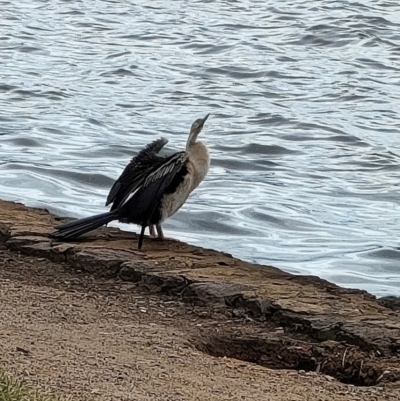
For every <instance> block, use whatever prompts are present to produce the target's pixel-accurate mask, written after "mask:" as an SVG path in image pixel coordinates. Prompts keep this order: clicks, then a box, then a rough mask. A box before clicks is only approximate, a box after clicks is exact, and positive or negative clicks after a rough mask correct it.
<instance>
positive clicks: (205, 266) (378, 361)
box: [0, 201, 400, 401]
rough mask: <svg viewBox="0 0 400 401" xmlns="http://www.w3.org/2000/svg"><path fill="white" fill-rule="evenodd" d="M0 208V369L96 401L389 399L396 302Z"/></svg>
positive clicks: (399, 363)
mask: <svg viewBox="0 0 400 401" xmlns="http://www.w3.org/2000/svg"><path fill="white" fill-rule="evenodd" d="M61 220H62V219H60V218H58V217H57V216H54V215H51V214H50V213H49V212H47V211H46V210H41V209H33V208H28V207H25V206H23V205H21V204H16V203H12V202H4V201H0V303H1V305H2V308H0V322H1V323H0V327H1V330H0V354H1V355H0V368H3V369H5V370H7V371H11V372H15V374H17V375H22V376H23V377H24V378H26V379H27V380H28V381H30V382H31V383H33V384H34V385H36V386H38V387H39V388H43V389H44V390H45V391H49V392H51V393H54V394H57V395H60V396H61V397H64V398H68V397H72V399H77V398H76V397H79V399H95V400H97V399H99V400H114V399H115V400H153V399H154V400H214V399H215V400H252V399H254V400H282V401H283V400H285V401H287V400H346V401H351V400H364V399H365V400H398V399H400V386H399V384H400V357H399V350H400V319H399V318H400V316H399V313H398V311H397V310H396V308H397V307H396V304H395V302H391V301H390V300H385V301H380V300H377V299H376V298H375V297H374V296H372V295H370V294H368V293H367V292H365V291H358V290H349V289H344V288H340V287H338V286H336V285H334V284H332V283H329V282H327V281H324V280H321V279H319V278H317V277H314V276H294V275H291V274H288V273H285V272H282V271H280V270H279V269H276V268H274V267H271V266H260V265H254V264H250V263H246V262H243V261H240V260H238V259H235V258H233V257H232V256H230V255H227V254H223V253H220V252H216V251H213V250H208V249H202V248H198V247H194V246H190V245H188V244H185V243H182V242H179V241H173V240H170V241H165V242H159V241H156V240H150V239H147V238H146V240H145V243H144V246H143V249H142V251H141V252H139V251H137V249H136V244H137V236H136V234H134V233H131V232H124V231H121V230H119V229H115V228H101V229H99V230H96V231H95V232H93V233H91V234H88V235H86V236H84V237H82V239H81V240H80V241H79V242H71V243H64V242H58V241H55V240H53V239H51V238H49V236H48V234H49V233H50V232H51V231H52V230H53V229H54V226H55V225H57V224H59V223H60V221H61Z"/></svg>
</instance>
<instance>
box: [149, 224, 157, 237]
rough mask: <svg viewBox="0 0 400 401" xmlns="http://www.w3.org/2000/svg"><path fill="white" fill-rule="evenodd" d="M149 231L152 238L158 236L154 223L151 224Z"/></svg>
mask: <svg viewBox="0 0 400 401" xmlns="http://www.w3.org/2000/svg"><path fill="white" fill-rule="evenodd" d="M149 232H150V237H151V238H156V230H154V224H150V225H149Z"/></svg>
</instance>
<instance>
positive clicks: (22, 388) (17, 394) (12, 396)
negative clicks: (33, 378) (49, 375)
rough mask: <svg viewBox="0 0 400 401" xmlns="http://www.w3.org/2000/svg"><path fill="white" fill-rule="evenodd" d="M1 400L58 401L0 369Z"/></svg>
mask: <svg viewBox="0 0 400 401" xmlns="http://www.w3.org/2000/svg"><path fill="white" fill-rule="evenodd" d="M0 401H56V400H55V399H54V398H50V397H45V396H42V395H40V394H38V392H37V391H36V390H33V389H31V388H30V387H28V386H27V385H25V384H24V383H23V382H21V381H20V380H18V379H16V378H14V377H12V376H11V375H9V374H7V373H4V372H2V371H0Z"/></svg>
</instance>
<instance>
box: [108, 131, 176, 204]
mask: <svg viewBox="0 0 400 401" xmlns="http://www.w3.org/2000/svg"><path fill="white" fill-rule="evenodd" d="M167 143H168V140H167V139H165V138H160V139H157V140H156V141H153V142H151V143H149V144H148V145H147V146H146V147H145V148H144V149H142V150H141V151H140V152H139V153H138V154H137V155H136V156H135V157H133V158H132V160H131V161H130V162H129V164H128V165H127V166H126V167H125V169H124V171H123V172H122V174H121V175H120V177H119V178H118V179H117V180H116V181H115V183H114V185H113V186H112V187H111V190H110V193H109V194H108V197H107V201H106V206H108V205H109V204H110V203H112V206H111V210H115V209H117V208H118V207H119V206H121V205H123V204H124V203H125V201H126V200H127V199H128V198H129V196H130V195H131V194H132V193H134V192H135V191H136V190H137V189H138V188H139V187H140V185H142V184H143V182H144V181H145V179H146V178H147V176H148V175H149V173H151V171H152V170H153V169H154V168H157V167H158V166H160V165H161V164H162V163H163V161H164V160H165V159H166V158H165V157H160V156H157V154H158V153H159V152H160V150H161V149H162V148H163V147H164V146H165V145H166V144H167Z"/></svg>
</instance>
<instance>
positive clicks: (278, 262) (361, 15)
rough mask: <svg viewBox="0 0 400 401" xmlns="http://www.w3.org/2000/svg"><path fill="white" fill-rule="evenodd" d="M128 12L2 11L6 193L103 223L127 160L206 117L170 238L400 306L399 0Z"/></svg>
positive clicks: (91, 6) (88, 8)
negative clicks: (198, 157) (200, 164)
mask: <svg viewBox="0 0 400 401" xmlns="http://www.w3.org/2000/svg"><path fill="white" fill-rule="evenodd" d="M132 3H133V2H130V1H123V0H118V1H94V0H93V1H89V0H86V1H80V2H78V1H74V2H69V1H58V0H53V1H37V0H36V1H35V0H29V1H27V0H20V1H19V2H12V1H0V9H1V10H2V18H1V19H0V56H1V57H0V78H1V79H0V151H1V160H0V169H1V170H0V176H1V180H0V194H1V198H3V199H8V200H15V201H20V202H24V203H25V204H27V205H31V206H40V207H47V208H49V209H50V210H51V211H53V212H55V213H59V214H62V215H69V216H76V217H82V216H87V215H89V214H92V213H98V212H103V211H105V210H106V209H105V208H104V206H103V204H104V201H105V198H106V195H107V193H108V190H109V188H110V186H111V185H112V183H113V180H114V179H115V178H117V177H118V175H119V174H120V173H121V171H122V169H123V167H124V166H125V164H126V163H127V162H128V160H129V159H130V158H131V157H132V156H133V155H134V154H135V152H137V151H138V150H139V149H141V148H142V147H143V146H144V145H145V144H147V143H148V142H150V141H152V140H153V139H155V138H157V137H160V136H165V137H167V138H168V139H169V140H170V142H169V144H168V145H167V146H168V147H169V150H170V151H172V150H179V149H182V148H183V146H184V143H185V141H186V138H187V132H188V129H189V127H190V125H191V123H192V122H193V121H194V120H195V119H196V118H198V117H202V116H204V115H205V114H207V113H208V112H211V116H210V118H209V120H208V121H207V123H206V127H205V129H204V131H203V133H202V134H201V135H202V137H203V139H204V140H206V141H207V142H208V145H209V147H210V151H211V154H212V168H211V171H210V173H209V175H208V177H207V180H206V181H205V182H204V183H203V184H202V185H201V187H199V188H198V190H197V191H196V192H195V193H194V194H193V195H192V197H191V198H190V200H189V201H188V203H187V204H186V205H185V207H184V208H183V209H182V210H181V211H180V212H179V213H178V214H177V215H176V216H175V217H173V218H172V219H171V220H169V221H168V222H167V223H166V224H165V232H166V234H167V235H169V236H173V237H176V238H179V239H182V240H186V241H188V242H190V243H193V244H196V245H200V246H204V247H212V248H216V249H219V250H222V251H227V252H230V253H233V254H234V255H235V256H238V257H240V258H242V259H245V260H249V261H253V262H256V263H263V264H272V265H274V266H277V267H279V268H282V269H284V270H287V271H289V272H293V273H296V274H315V275H318V276H320V277H323V278H326V279H328V280H331V281H333V282H335V283H338V284H339V285H342V286H346V287H354V288H363V289H366V290H368V291H370V292H372V293H374V294H377V295H389V294H392V295H400V250H399V240H398V234H399V225H400V205H399V196H398V192H399V183H400V56H399V55H400V30H399V29H400V5H398V2H397V1H384V0H378V1H376V0H374V1H372V0H370V1H368V0H366V1H363V2H351V1H334V2H332V1H327V0H309V1H291V2H283V3H282V4H281V3H279V2H276V1H271V0H270V1H265V0H264V1H239V0H238V1H225V2H205V1H203V0H202V1H191V2H188V1H179V0H176V1H173V2H168V1H152V2H148V1H136V2H135V4H132ZM124 228H129V229H136V226H124ZM133 246H134V245H133Z"/></svg>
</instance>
